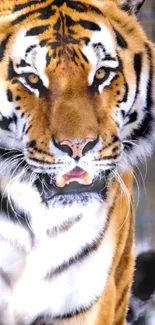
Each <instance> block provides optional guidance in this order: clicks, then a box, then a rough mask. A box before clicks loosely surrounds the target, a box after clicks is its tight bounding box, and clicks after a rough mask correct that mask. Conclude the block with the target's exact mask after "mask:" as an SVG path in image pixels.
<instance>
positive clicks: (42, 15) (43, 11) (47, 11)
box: [12, 6, 55, 26]
mask: <svg viewBox="0 0 155 325" xmlns="http://www.w3.org/2000/svg"><path fill="white" fill-rule="evenodd" d="M33 14H38V15H39V17H38V18H39V19H43V20H46V19H48V18H50V17H51V16H52V15H54V14H55V10H53V9H51V6H48V7H45V8H40V9H36V10H32V11H30V12H27V13H25V14H23V15H21V16H19V17H18V18H16V19H15V20H14V21H12V25H13V26H14V25H18V24H19V23H21V22H23V21H24V20H26V19H27V18H28V17H30V16H32V15H33Z"/></svg>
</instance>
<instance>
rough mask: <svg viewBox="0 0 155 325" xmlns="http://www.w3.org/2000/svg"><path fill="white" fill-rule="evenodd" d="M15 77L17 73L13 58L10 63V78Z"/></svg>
mask: <svg viewBox="0 0 155 325" xmlns="http://www.w3.org/2000/svg"><path fill="white" fill-rule="evenodd" d="M14 77H17V73H16V72H15V70H14V67H13V62H12V60H10V62H9V65H8V80H11V79H12V78H14Z"/></svg>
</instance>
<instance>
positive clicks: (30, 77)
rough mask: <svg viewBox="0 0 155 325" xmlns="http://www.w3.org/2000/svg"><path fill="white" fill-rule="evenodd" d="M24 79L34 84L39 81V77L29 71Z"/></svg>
mask: <svg viewBox="0 0 155 325" xmlns="http://www.w3.org/2000/svg"><path fill="white" fill-rule="evenodd" d="M26 81H27V82H29V83H30V84H31V85H34V86H35V85H36V84H38V82H39V81H40V78H39V77H38V76H37V75H36V74H34V73H30V74H29V75H28V76H27V78H26Z"/></svg>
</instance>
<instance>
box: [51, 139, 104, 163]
mask: <svg viewBox="0 0 155 325" xmlns="http://www.w3.org/2000/svg"><path fill="white" fill-rule="evenodd" d="M97 142H98V137H97V138H95V139H94V138H86V139H84V140H75V141H70V140H64V141H61V142H59V143H57V142H55V141H54V144H55V145H56V147H58V148H59V149H60V150H61V151H63V152H67V153H68V155H69V156H70V157H72V158H81V157H82V156H84V154H85V153H87V152H88V151H89V150H91V149H93V148H94V146H95V145H96V144H97Z"/></svg>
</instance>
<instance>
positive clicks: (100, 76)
mask: <svg viewBox="0 0 155 325" xmlns="http://www.w3.org/2000/svg"><path fill="white" fill-rule="evenodd" d="M105 75H106V72H105V69H104V68H100V69H98V70H97V71H96V74H95V78H96V79H104V77H105Z"/></svg>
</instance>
